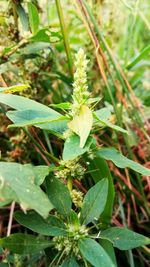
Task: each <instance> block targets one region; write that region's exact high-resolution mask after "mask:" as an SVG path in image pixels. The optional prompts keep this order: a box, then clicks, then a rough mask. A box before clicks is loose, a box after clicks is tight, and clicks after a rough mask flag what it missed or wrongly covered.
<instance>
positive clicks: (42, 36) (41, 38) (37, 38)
mask: <svg viewBox="0 0 150 267" xmlns="http://www.w3.org/2000/svg"><path fill="white" fill-rule="evenodd" d="M47 32H49V31H48V29H47V28H45V29H41V30H39V31H38V32H37V33H36V34H35V35H33V36H32V37H31V38H30V40H31V41H32V42H46V43H50V37H49V35H48V34H47Z"/></svg>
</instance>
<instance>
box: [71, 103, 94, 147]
mask: <svg viewBox="0 0 150 267" xmlns="http://www.w3.org/2000/svg"><path fill="white" fill-rule="evenodd" d="M92 124H93V115H92V111H91V110H90V109H89V108H88V107H87V106H85V105H83V106H81V109H80V112H79V115H76V116H75V117H74V118H73V120H72V121H70V122H69V123H68V127H69V128H70V129H71V130H72V131H73V132H74V133H76V134H77V135H79V136H80V148H83V147H84V145H85V143H86V140H87V138H88V136H89V134H90V131H91V129H92Z"/></svg>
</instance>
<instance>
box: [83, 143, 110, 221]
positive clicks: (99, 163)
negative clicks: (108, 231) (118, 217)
mask: <svg viewBox="0 0 150 267" xmlns="http://www.w3.org/2000/svg"><path fill="white" fill-rule="evenodd" d="M93 150H94V148H93ZM86 161H87V162H89V164H88V170H89V171H90V175H91V176H92V178H93V180H94V182H95V183H97V182H99V181H100V180H102V179H103V177H107V179H108V196H109V197H108V198H107V202H106V206H105V208H104V211H103V213H102V214H101V217H100V219H101V222H102V223H103V224H105V225H108V224H110V220H111V217H112V211H113V203H114V195H115V191H114V185H113V181H112V176H111V173H110V170H109V168H108V165H107V162H106V161H105V160H104V159H102V158H101V157H100V156H99V155H98V154H97V153H94V159H90V158H87V159H86Z"/></svg>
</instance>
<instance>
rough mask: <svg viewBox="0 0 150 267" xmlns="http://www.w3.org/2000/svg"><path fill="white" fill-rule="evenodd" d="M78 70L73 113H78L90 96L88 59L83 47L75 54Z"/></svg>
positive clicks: (75, 75) (75, 77)
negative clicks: (87, 71)
mask: <svg viewBox="0 0 150 267" xmlns="http://www.w3.org/2000/svg"><path fill="white" fill-rule="evenodd" d="M75 59H76V61H75V67H76V72H75V74H74V83H73V96H72V97H73V105H72V113H73V114H77V113H78V111H79V110H80V107H81V105H82V104H86V101H87V99H88V98H89V96H90V93H89V92H88V86H87V74H86V69H87V64H88V60H87V59H86V55H85V53H84V50H83V49H82V48H80V49H79V51H78V53H77V54H76V56H75Z"/></svg>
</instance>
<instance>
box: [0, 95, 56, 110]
mask: <svg viewBox="0 0 150 267" xmlns="http://www.w3.org/2000/svg"><path fill="white" fill-rule="evenodd" d="M0 102H1V103H3V104H5V105H8V106H10V107H12V108H13V109H16V110H30V109H31V107H32V109H34V110H37V111H45V112H49V113H50V114H51V113H52V112H53V114H60V113H58V112H56V111H55V110H53V109H51V108H49V107H47V106H45V105H43V104H41V103H39V102H36V101H34V100H31V99H28V98H26V97H23V96H18V95H12V94H0Z"/></svg>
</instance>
